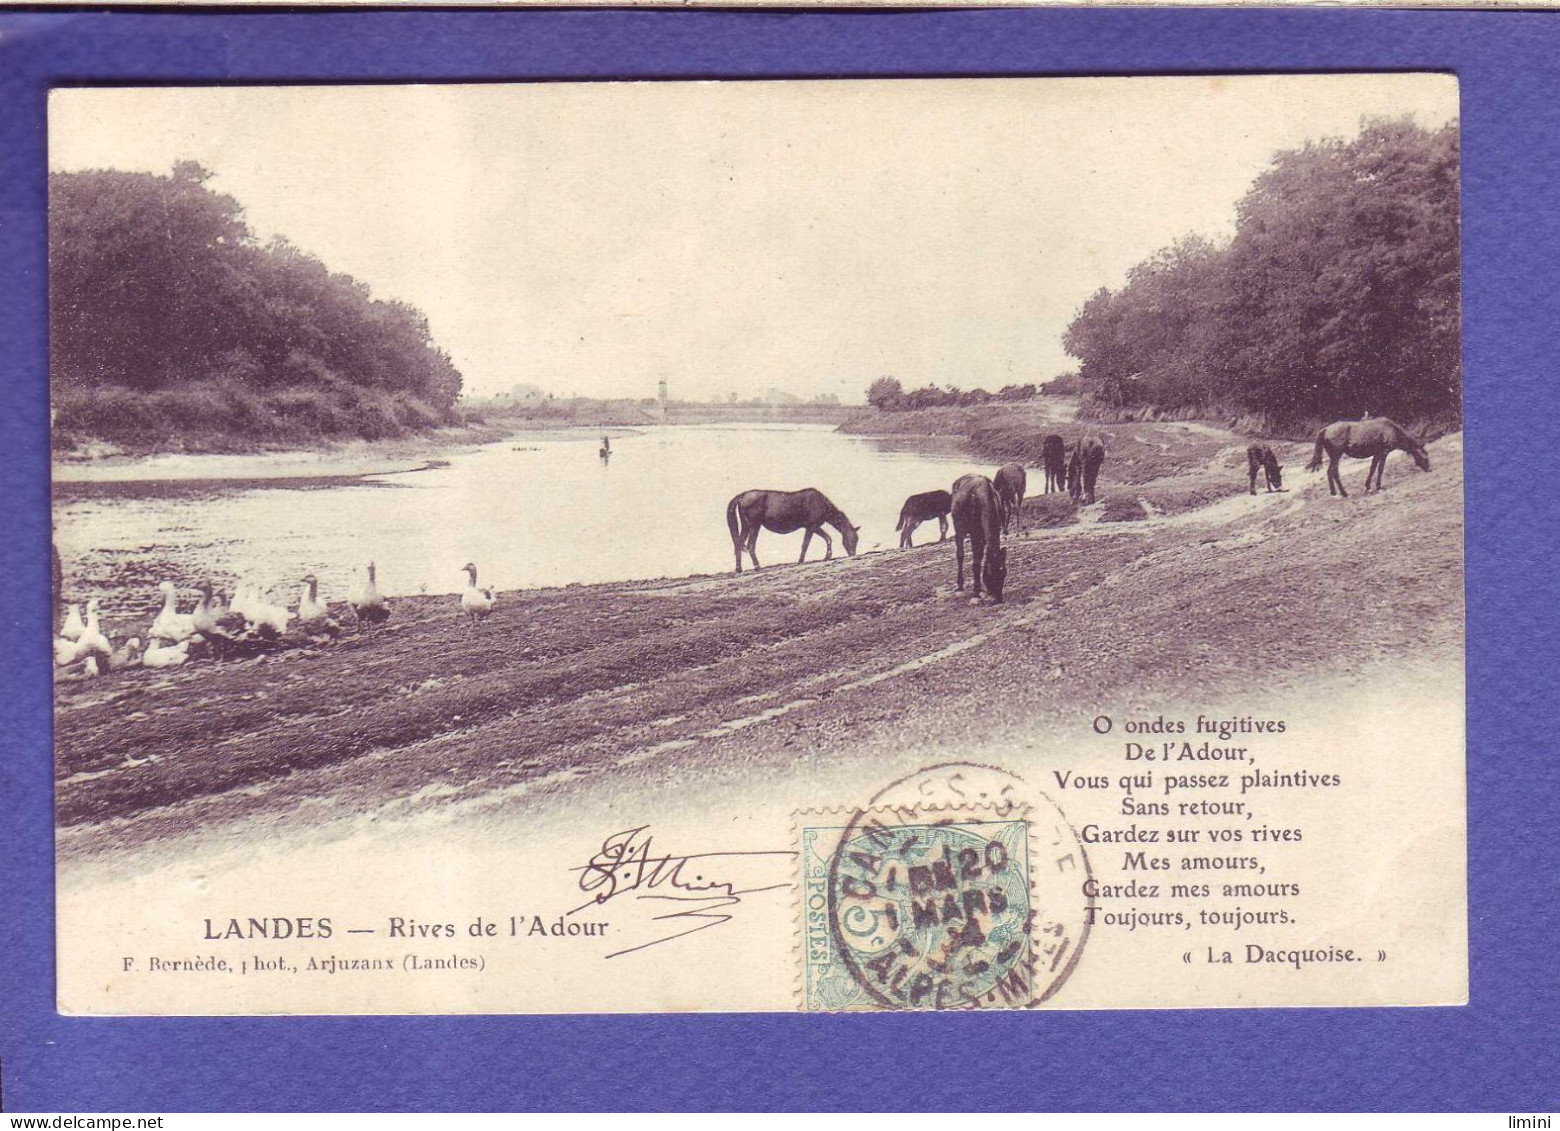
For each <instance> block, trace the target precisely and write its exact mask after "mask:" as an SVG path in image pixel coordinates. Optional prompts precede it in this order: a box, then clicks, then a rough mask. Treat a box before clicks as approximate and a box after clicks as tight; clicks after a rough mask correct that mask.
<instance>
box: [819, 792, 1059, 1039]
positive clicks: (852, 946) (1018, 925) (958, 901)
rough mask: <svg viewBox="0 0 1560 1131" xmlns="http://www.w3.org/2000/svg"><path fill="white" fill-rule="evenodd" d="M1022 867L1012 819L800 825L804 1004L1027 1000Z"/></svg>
mask: <svg viewBox="0 0 1560 1131" xmlns="http://www.w3.org/2000/svg"><path fill="white" fill-rule="evenodd" d="M820 816H821V815H820ZM1029 861H1030V855H1029V822H1028V821H1027V820H1026V819H1022V815H1020V816H1014V815H1013V814H1011V813H1008V814H1005V815H1004V816H1002V817H1001V818H999V817H997V816H995V815H994V814H991V813H989V812H985V813H983V812H980V811H970V812H963V813H960V812H948V811H939V812H930V813H922V814H918V813H917V812H915V811H914V810H909V811H907V810H900V809H883V810H873V811H867V812H858V813H857V814H856V815H855V817H854V818H853V819H851V820H850V821H847V822H843V823H839V822H836V823H832V824H825V823H817V824H814V823H812V822H811V821H809V822H807V823H805V824H804V825H803V827H802V829H801V865H802V963H803V984H802V1008H803V1009H806V1010H827V1011H837V1010H883V1009H976V1008H993V1007H995V1008H1012V1007H1015V1006H1024V1005H1029V1004H1031V1003H1032V1002H1033V1001H1034V1000H1035V992H1034V979H1033V970H1032V966H1033V961H1034V955H1035V944H1034V939H1033V937H1032V932H1033V927H1034V922H1035V916H1034V909H1033V906H1032V903H1033V901H1032V897H1031V889H1030V880H1029Z"/></svg>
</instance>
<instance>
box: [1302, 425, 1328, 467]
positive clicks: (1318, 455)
mask: <svg viewBox="0 0 1560 1131" xmlns="http://www.w3.org/2000/svg"><path fill="white" fill-rule="evenodd" d="M1325 435H1327V429H1325V428H1319V429H1317V432H1316V450H1315V451H1314V452H1312V453H1311V462H1310V463H1308V464H1306V465H1305V469H1306V470H1307V471H1320V470H1321V469H1322V437H1323V436H1325Z"/></svg>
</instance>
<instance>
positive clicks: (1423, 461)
mask: <svg viewBox="0 0 1560 1131" xmlns="http://www.w3.org/2000/svg"><path fill="white" fill-rule="evenodd" d="M1407 451H1408V454H1409V455H1411V456H1413V457H1414V463H1415V464H1416V465H1418V467H1419V470H1420V471H1429V470H1430V453H1429V452H1427V451H1425V446H1424V445H1423V444H1414V445H1413V446H1412V447H1410V448H1408V449H1407Z"/></svg>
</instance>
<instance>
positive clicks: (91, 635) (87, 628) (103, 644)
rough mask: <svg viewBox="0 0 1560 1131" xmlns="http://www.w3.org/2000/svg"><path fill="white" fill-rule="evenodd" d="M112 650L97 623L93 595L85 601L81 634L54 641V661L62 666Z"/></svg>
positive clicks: (96, 610) (95, 600) (96, 611)
mask: <svg viewBox="0 0 1560 1131" xmlns="http://www.w3.org/2000/svg"><path fill="white" fill-rule="evenodd" d="M113 651H114V646H113V645H112V644H111V643H109V640H108V637H107V636H105V635H104V634H103V629H102V627H101V626H100V625H99V624H98V601H97V598H96V597H94V598H92V600H90V601H88V602H87V623H86V624H85V625H84V626H83V627H82V630H81V635H80V636H79V637H78V638H77V639H75V640H66V639H65V638H64V637H61V638H60V639H58V640H56V641H55V642H54V662H55V664H56V665H58V666H59V667H62V668H63V667H66V666H68V665H70V664H74V663H75V662H76V661H77V660H79V659H81V658H82V657H84V656H91V655H93V654H94V653H101V654H102V655H103V656H109V655H112V654H113Z"/></svg>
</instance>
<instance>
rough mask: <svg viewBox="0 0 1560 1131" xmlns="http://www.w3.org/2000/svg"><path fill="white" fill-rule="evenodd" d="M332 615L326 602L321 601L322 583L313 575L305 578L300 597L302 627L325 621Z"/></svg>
mask: <svg viewBox="0 0 1560 1131" xmlns="http://www.w3.org/2000/svg"><path fill="white" fill-rule="evenodd" d="M329 615H330V610H329V609H327V608H326V607H325V602H324V601H321V600H320V581H319V578H317V577H315V576H314V575H313V574H312V573H306V574H304V576H303V592H302V593H301V594H299V596H298V623H299V624H300V625H308V624H313V623H314V622H315V621H322V620H325V619H326V618H327V617H328V616H329Z"/></svg>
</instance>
